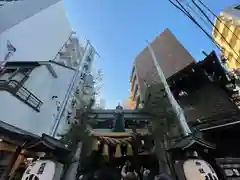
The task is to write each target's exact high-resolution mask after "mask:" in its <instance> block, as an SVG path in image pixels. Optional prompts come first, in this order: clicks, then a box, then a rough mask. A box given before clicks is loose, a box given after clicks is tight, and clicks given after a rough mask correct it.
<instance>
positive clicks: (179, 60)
mask: <svg viewBox="0 0 240 180" xmlns="http://www.w3.org/2000/svg"><path fill="white" fill-rule="evenodd" d="M151 46H152V48H153V50H154V52H155V54H156V57H157V60H158V62H159V64H160V66H161V69H162V70H163V73H164V74H165V76H166V78H168V77H170V76H172V75H173V74H175V73H176V72H178V71H179V70H181V69H183V68H184V67H186V66H187V65H189V64H191V63H194V62H195V60H194V58H193V57H192V56H191V55H190V54H189V52H188V51H187V50H186V49H185V48H184V47H183V45H182V44H181V43H180V42H179V41H178V40H177V39H176V37H175V36H174V35H173V34H172V33H171V32H170V31H169V30H168V29H166V30H165V31H164V32H162V33H161V34H160V35H159V36H158V37H157V38H156V39H155V40H154V41H153V42H152V43H151ZM135 67H136V74H137V79H138V86H139V89H140V95H141V100H143V99H142V98H143V97H144V93H145V89H146V87H145V83H144V80H146V81H147V83H148V84H151V83H154V82H158V81H159V80H160V79H159V76H158V74H157V71H156V68H155V66H154V63H153V60H152V57H151V54H150V51H149V50H148V48H147V47H146V48H145V49H144V50H143V51H142V52H141V53H140V54H139V55H138V56H137V57H136V60H135Z"/></svg>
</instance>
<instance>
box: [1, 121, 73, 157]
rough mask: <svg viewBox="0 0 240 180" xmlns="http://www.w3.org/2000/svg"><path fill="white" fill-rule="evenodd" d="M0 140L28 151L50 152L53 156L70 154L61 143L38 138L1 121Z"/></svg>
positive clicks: (50, 138) (44, 137) (47, 137)
mask: <svg viewBox="0 0 240 180" xmlns="http://www.w3.org/2000/svg"><path fill="white" fill-rule="evenodd" d="M0 138H2V139H3V140H4V141H6V142H9V143H11V144H14V145H16V146H21V147H22V148H23V149H26V150H28V151H34V152H52V153H53V154H63V153H64V154H66V153H67V154H68V153H70V151H69V150H68V149H67V148H66V147H65V146H64V144H63V143H62V142H61V141H59V140H57V139H55V138H53V137H51V136H48V135H46V134H43V135H42V136H41V137H40V136H37V135H35V134H32V133H30V132H27V131H24V130H22V129H20V128H17V127H15V126H12V125H10V124H8V123H5V122H3V121H0Z"/></svg>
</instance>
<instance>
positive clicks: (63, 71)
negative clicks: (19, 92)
mask: <svg viewBox="0 0 240 180" xmlns="http://www.w3.org/2000/svg"><path fill="white" fill-rule="evenodd" d="M51 65H52V67H53V69H54V70H55V71H56V73H57V75H58V77H57V78H55V77H53V76H52V75H51V74H50V72H49V71H48V69H47V68H46V66H45V65H42V66H40V67H37V68H35V69H34V70H33V72H32V73H31V74H30V77H29V79H27V81H26V82H25V84H24V87H25V88H27V89H28V90H30V91H31V92H32V93H33V94H34V95H35V96H36V97H38V98H39V99H40V100H41V101H42V102H43V105H42V106H41V108H40V112H36V111H35V110H33V109H32V108H31V107H29V106H28V105H26V104H24V103H23V102H22V101H20V100H19V99H17V98H16V97H14V96H13V95H12V94H10V93H8V92H6V91H0V99H1V101H0V109H1V116H0V120H1V121H4V122H6V123H9V124H11V125H14V126H16V127H18V128H21V129H23V130H26V131H29V132H31V133H34V134H36V135H41V134H42V133H46V134H49V133H50V131H51V129H52V127H53V123H54V122H55V116H56V114H57V105H56V104H57V101H58V102H59V104H61V103H62V102H63V99H64V97H65V95H66V92H67V90H68V87H69V85H70V82H71V80H72V78H73V74H74V70H72V69H69V68H66V67H63V66H61V65H58V64H55V63H51ZM46 80H47V81H46ZM52 96H57V98H56V99H52Z"/></svg>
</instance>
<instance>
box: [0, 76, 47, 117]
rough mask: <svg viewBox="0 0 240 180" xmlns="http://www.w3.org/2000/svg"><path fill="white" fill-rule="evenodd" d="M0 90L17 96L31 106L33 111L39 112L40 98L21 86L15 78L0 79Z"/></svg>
mask: <svg viewBox="0 0 240 180" xmlns="http://www.w3.org/2000/svg"><path fill="white" fill-rule="evenodd" d="M0 90H5V91H8V92H10V93H11V94H12V95H14V96H15V97H17V98H18V99H19V100H21V101H22V102H24V103H25V104H27V105H28V106H30V107H31V108H33V109H34V110H35V111H37V112H39V111H40V107H41V105H42V104H43V103H42V101H41V100H40V99H38V98H37V97H36V96H35V95H34V94H33V93H32V92H30V91H29V90H28V89H26V88H25V87H23V85H22V83H20V82H18V81H16V80H10V81H5V80H0Z"/></svg>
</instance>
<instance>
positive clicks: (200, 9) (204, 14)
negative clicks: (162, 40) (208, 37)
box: [192, 0, 239, 61]
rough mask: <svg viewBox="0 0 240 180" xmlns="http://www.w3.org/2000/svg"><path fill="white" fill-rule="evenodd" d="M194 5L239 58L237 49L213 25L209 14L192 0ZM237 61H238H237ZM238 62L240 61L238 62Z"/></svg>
mask: <svg viewBox="0 0 240 180" xmlns="http://www.w3.org/2000/svg"><path fill="white" fill-rule="evenodd" d="M192 2H193V4H194V5H195V6H196V7H197V9H198V10H199V11H200V12H201V13H202V14H203V16H204V17H205V18H206V19H207V20H208V22H209V23H210V24H211V25H212V26H213V27H214V29H216V30H217V32H218V33H219V34H220V36H221V38H222V39H223V40H224V41H225V42H226V43H227V45H228V46H229V47H230V48H231V49H232V51H233V52H234V53H235V55H237V57H238V58H239V55H238V53H237V52H236V51H235V49H234V48H233V47H232V45H231V44H230V43H229V42H228V41H227V39H226V38H225V36H224V35H223V34H222V33H221V32H220V30H219V29H218V28H217V27H216V26H215V25H214V24H213V22H212V21H211V20H210V19H209V17H208V16H207V14H206V13H205V12H204V11H203V10H202V8H201V7H200V6H199V5H198V4H197V3H196V2H195V0H192ZM236 60H237V59H236ZM237 61H238V60H237Z"/></svg>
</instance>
